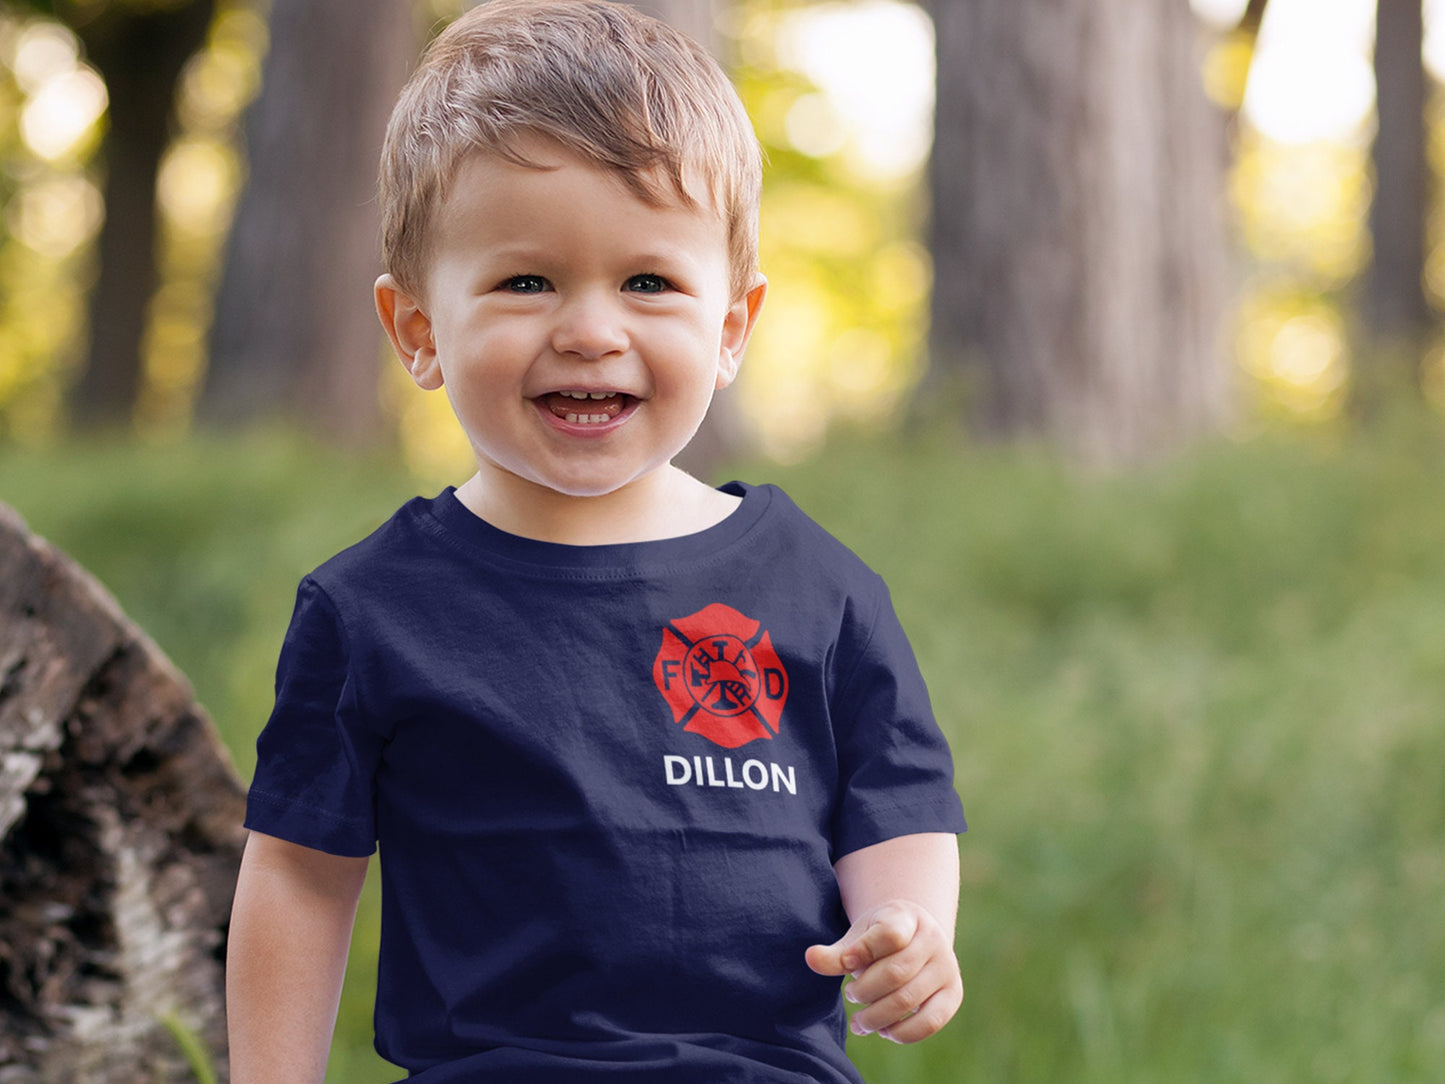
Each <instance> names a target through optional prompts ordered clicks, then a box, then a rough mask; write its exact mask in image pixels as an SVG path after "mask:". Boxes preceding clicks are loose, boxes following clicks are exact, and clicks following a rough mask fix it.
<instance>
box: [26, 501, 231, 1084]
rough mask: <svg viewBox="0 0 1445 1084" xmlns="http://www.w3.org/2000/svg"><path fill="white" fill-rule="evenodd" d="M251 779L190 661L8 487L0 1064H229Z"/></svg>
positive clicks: (52, 1069)
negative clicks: (75, 558) (221, 731)
mask: <svg viewBox="0 0 1445 1084" xmlns="http://www.w3.org/2000/svg"><path fill="white" fill-rule="evenodd" d="M244 808H245V794H244V790H243V789H242V787H241V783H240V781H239V780H238V779H237V777H236V774H235V771H234V769H233V768H232V767H231V764H230V760H229V757H228V756H227V754H226V752H225V750H224V749H223V748H222V746H221V745H220V742H219V741H218V739H217V737H216V734H215V731H214V729H213V728H212V726H211V724H210V722H209V720H208V719H207V718H206V716H205V715H204V714H203V713H202V711H201V709H200V708H199V707H197V706H196V704H195V702H194V700H193V698H192V694H191V690H190V689H189V687H188V686H187V685H186V683H185V681H184V679H183V678H182V677H181V676H180V675H179V674H178V673H177V672H176V671H175V670H174V669H173V668H172V667H171V665H170V663H169V662H168V661H167V660H166V659H165V658H164V656H162V655H161V653H160V651H159V650H158V649H157V648H156V647H155V645H154V644H152V643H151V642H150V641H149V640H148V639H147V638H146V637H145V635H144V634H143V633H141V632H140V631H139V630H138V629H136V628H135V627H134V626H133V625H131V624H130V623H129V622H128V621H127V620H126V619H125V617H124V616H123V615H122V614H121V612H120V610H119V608H118V607H117V606H116V604H115V602H114V600H113V599H111V598H110V596H109V595H107V594H106V593H105V591H104V589H103V588H102V587H100V585H99V584H97V583H96V582H95V581H94V580H93V579H92V578H91V577H90V576H88V575H87V574H86V573H85V572H83V571H82V570H81V569H80V568H78V567H77V566H76V565H75V564H73V563H72V562H71V561H70V560H69V559H67V558H66V557H65V556H63V555H62V554H60V553H59V552H57V551H56V550H54V549H53V548H51V547H50V546H48V545H47V544H46V543H44V542H43V541H41V540H40V539H37V538H35V537H34V536H32V535H30V534H28V533H27V532H26V530H25V526H24V524H23V523H22V522H21V521H20V519H19V517H18V516H16V515H15V514H14V513H13V512H12V511H10V510H9V509H8V508H6V507H5V506H4V505H0V1080H3V1081H5V1084H42V1082H44V1084H50V1082H58V1081H85V1082H86V1084H112V1082H113V1084H135V1082H137V1081H146V1082H151V1081H165V1082H169V1081H192V1080H194V1079H195V1076H194V1074H193V1073H192V1072H191V1071H190V1069H189V1068H188V1061H187V1058H186V1056H185V1054H184V1053H183V1051H182V1049H181V1046H180V1045H179V1044H178V1042H177V1039H176V1037H175V1035H174V1034H172V1032H171V1031H170V1030H169V1029H168V1026H167V1023H166V1022H167V1021H168V1020H169V1021H171V1025H170V1026H172V1027H179V1028H181V1029H183V1030H185V1031H188V1032H190V1033H191V1034H192V1035H194V1036H196V1037H199V1038H200V1039H201V1041H202V1042H203V1043H204V1044H205V1045H206V1046H207V1047H208V1048H209V1050H210V1053H211V1057H212V1059H213V1060H214V1061H215V1062H217V1063H218V1064H217V1065H216V1071H217V1072H218V1073H219V1074H220V1075H221V1078H222V1079H225V1064H224V1063H225V1051H226V1032H225V1017H224V1001H223V989H224V979H223V974H224V973H223V969H222V961H223V959H224V940H225V930H226V924H227V921H228V917H229V914H230V905H231V897H232V893H233V892H234V889H235V880H236V871H237V869H238V867H239V864H240V856H241V845H242V841H243V838H244V831H243V829H242V827H241V823H242V818H243V815H244Z"/></svg>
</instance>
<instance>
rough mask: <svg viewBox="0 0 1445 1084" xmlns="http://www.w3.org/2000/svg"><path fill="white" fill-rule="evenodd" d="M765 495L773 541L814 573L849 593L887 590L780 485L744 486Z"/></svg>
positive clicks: (868, 593)
mask: <svg viewBox="0 0 1445 1084" xmlns="http://www.w3.org/2000/svg"><path fill="white" fill-rule="evenodd" d="M745 488H747V489H756V490H758V491H760V492H762V493H765V494H766V495H767V497H768V507H767V512H766V513H765V523H766V524H767V525H768V527H769V531H768V534H769V535H770V536H771V538H772V540H773V545H774V546H777V547H779V548H784V549H786V550H787V551H788V552H789V553H790V554H791V555H792V556H793V557H794V558H796V559H797V560H798V561H799V562H800V563H801V564H803V565H804V566H805V567H806V568H807V569H808V570H809V571H810V572H811V573H812V574H813V575H816V576H818V577H821V578H823V579H826V580H829V581H832V582H834V583H836V584H837V585H838V586H839V587H840V588H842V589H844V590H846V591H847V592H848V593H850V594H863V595H868V596H876V595H878V594H879V593H880V592H881V593H884V594H886V592H887V588H886V587H885V586H884V583H883V580H882V578H881V577H880V576H879V575H878V574H877V573H876V572H874V571H873V569H871V568H870V567H869V566H868V565H867V563H866V562H864V561H863V559H862V558H861V557H859V556H858V555H857V554H856V553H854V552H853V550H852V549H851V548H850V547H849V546H848V545H847V543H845V542H843V541H842V540H841V539H840V538H838V537H837V536H836V535H834V534H833V533H832V532H831V531H830V530H828V529H827V528H826V527H824V526H823V525H822V524H820V523H819V522H818V521H817V520H815V519H814V518H813V517H812V516H811V515H809V514H808V513H807V512H805V511H804V510H803V509H802V508H801V507H799V505H798V503H797V502H796V501H794V500H793V498H792V497H790V496H789V495H788V494H787V493H786V492H785V491H784V490H783V489H782V488H781V487H780V486H776V485H772V484H766V485H758V486H747V487H745Z"/></svg>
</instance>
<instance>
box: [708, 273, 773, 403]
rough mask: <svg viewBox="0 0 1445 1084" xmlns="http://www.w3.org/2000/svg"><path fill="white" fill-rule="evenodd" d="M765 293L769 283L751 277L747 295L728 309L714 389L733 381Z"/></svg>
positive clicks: (760, 276) (759, 276)
mask: <svg viewBox="0 0 1445 1084" xmlns="http://www.w3.org/2000/svg"><path fill="white" fill-rule="evenodd" d="M767 293H768V280H767V279H765V278H763V276H762V275H761V274H757V275H754V276H753V282H752V285H751V286H749V287H748V289H747V292H746V293H744V294H743V295H742V296H741V297H739V298H738V299H737V300H736V301H734V302H733V303H732V304H731V305H730V306H729V307H728V311H727V316H726V317H724V318H723V334H722V349H721V350H719V351H718V365H717V384H716V387H717V388H719V389H721V388H725V387H727V386H728V385H729V384H731V383H732V382H733V380H734V379H736V377H737V375H738V366H740V365H741V364H742V361H743V351H744V350H746V349H747V347H748V339H750V338H751V337H752V334H753V326H754V325H755V324H756V323H757V322H758V313H759V312H761V311H762V308H763V298H764V297H766V296H767Z"/></svg>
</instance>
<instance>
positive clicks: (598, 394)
mask: <svg viewBox="0 0 1445 1084" xmlns="http://www.w3.org/2000/svg"><path fill="white" fill-rule="evenodd" d="M592 398H594V399H611V398H612V393H611V392H610V391H594V392H593V393H592Z"/></svg>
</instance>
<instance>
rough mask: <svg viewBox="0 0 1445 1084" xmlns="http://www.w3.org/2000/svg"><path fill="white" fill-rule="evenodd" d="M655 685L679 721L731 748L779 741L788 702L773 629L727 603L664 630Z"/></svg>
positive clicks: (785, 677)
mask: <svg viewBox="0 0 1445 1084" xmlns="http://www.w3.org/2000/svg"><path fill="white" fill-rule="evenodd" d="M652 680H653V681H654V682H656V683H657V691H658V692H660V693H661V694H662V698H663V699H664V700H666V701H667V706H668V707H670V708H671V709H672V718H673V721H674V722H677V723H682V724H683V729H684V730H689V731H691V732H692V733H694V734H701V735H702V736H703V737H704V738H707V739H708V741H711V742H714V743H716V744H717V745H721V746H723V748H725V749H736V748H737V747H738V746H740V745H746V744H747V743H748V742H750V741H755V740H757V739H758V738H767V739H769V740H771V739H772V738H774V737H776V736H777V733H778V721H779V720H780V719H781V718H782V715H783V705H784V704H785V703H786V702H787V699H788V674H787V671H786V670H784V669H783V664H782V662H781V660H779V658H778V653H777V652H776V651H774V650H773V641H772V639H771V638H770V637H769V636H768V633H767V630H766V629H764V628H763V627H762V626H761V625H760V624H759V623H758V622H756V621H754V620H753V619H752V618H751V617H747V616H745V615H743V614H740V613H738V611H737V610H734V609H733V608H732V607H731V606H724V605H723V604H722V603H721V602H714V603H713V604H712V605H711V606H707V607H704V608H703V609H701V610H699V611H698V612H697V613H695V614H689V615H688V616H687V617H680V618H678V619H677V620H675V621H669V622H668V623H667V624H666V625H664V626H663V628H662V647H661V648H660V649H659V650H658V652H657V659H656V660H655V661H654V662H653V664H652Z"/></svg>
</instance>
